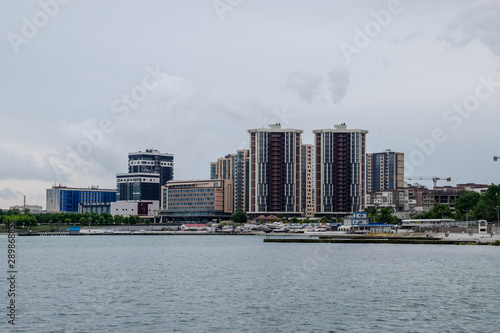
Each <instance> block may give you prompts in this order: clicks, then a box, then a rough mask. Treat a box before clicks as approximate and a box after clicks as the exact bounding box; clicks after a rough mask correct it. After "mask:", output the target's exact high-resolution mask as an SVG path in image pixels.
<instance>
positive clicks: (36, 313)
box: [0, 236, 500, 333]
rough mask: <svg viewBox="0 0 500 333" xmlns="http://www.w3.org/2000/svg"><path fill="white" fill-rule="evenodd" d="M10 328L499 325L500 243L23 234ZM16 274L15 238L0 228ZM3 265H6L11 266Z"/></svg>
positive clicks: (454, 328) (464, 328)
mask: <svg viewBox="0 0 500 333" xmlns="http://www.w3.org/2000/svg"><path fill="white" fill-rule="evenodd" d="M16 240H17V250H18V253H17V256H18V257H17V259H18V260H17V264H18V265H17V269H18V276H17V281H16V284H17V285H16V288H17V294H16V304H17V319H16V326H15V328H13V327H12V326H10V325H8V324H7V316H6V314H7V309H6V306H7V305H8V303H7V302H8V297H7V292H6V291H7V289H8V285H7V282H6V279H2V280H4V282H3V283H2V285H3V287H2V290H4V291H3V292H2V293H3V294H4V295H3V296H2V297H0V299H2V300H4V301H3V303H4V305H5V306H3V305H2V306H1V308H3V309H5V310H3V314H2V316H1V317H0V318H3V319H2V322H0V332H120V333H122V332H498V328H499V327H500V265H499V264H500V247H493V246H444V245H443V246H437V245H392V244H280V243H264V242H263V237H259V236H95V237H18V238H17V239H16ZM0 246H1V247H0V248H1V249H2V250H0V251H1V252H0V253H2V252H3V253H4V254H3V257H4V258H5V260H4V262H5V263H4V265H3V267H4V269H2V270H1V271H0V274H3V275H5V276H7V273H6V272H7V237H5V236H1V237H0ZM2 271H3V273H1V272H2Z"/></svg>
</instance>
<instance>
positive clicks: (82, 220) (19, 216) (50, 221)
mask: <svg viewBox="0 0 500 333" xmlns="http://www.w3.org/2000/svg"><path fill="white" fill-rule="evenodd" d="M10 221H14V223H15V224H16V226H17V227H18V228H33V227H36V226H37V225H40V224H46V225H51V226H54V225H57V226H58V225H72V224H79V225H82V226H95V225H100V226H103V225H121V224H137V223H140V222H141V220H140V218H139V216H137V215H134V216H130V217H124V216H121V215H115V216H112V215H111V214H108V213H103V214H97V213H84V214H77V213H56V214H30V212H29V210H27V211H25V212H21V211H19V210H8V211H2V210H0V223H2V224H4V225H6V226H7V225H8V224H9V223H10Z"/></svg>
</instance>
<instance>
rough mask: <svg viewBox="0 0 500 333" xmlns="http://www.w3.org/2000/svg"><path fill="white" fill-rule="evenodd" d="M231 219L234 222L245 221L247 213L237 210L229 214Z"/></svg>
mask: <svg viewBox="0 0 500 333" xmlns="http://www.w3.org/2000/svg"><path fill="white" fill-rule="evenodd" d="M231 221H233V222H236V223H245V222H247V221H248V216H247V213H245V212H242V211H238V212H236V213H234V214H233V215H232V216H231Z"/></svg>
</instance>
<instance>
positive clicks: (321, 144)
mask: <svg viewBox="0 0 500 333" xmlns="http://www.w3.org/2000/svg"><path fill="white" fill-rule="evenodd" d="M313 133H314V140H315V173H316V177H315V181H316V187H315V191H316V193H315V197H316V202H315V205H316V212H315V216H332V217H333V216H345V215H347V214H352V213H353V212H360V211H361V210H363V209H364V207H365V191H366V184H365V182H366V175H365V172H366V161H365V159H366V134H367V133H368V131H366V130H361V129H350V130H349V129H347V126H346V125H345V124H341V125H335V128H333V129H320V130H314V131H313Z"/></svg>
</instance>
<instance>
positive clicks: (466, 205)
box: [455, 192, 481, 215]
mask: <svg viewBox="0 0 500 333" xmlns="http://www.w3.org/2000/svg"><path fill="white" fill-rule="evenodd" d="M480 199H481V195H480V194H479V193H477V192H465V193H463V194H462V195H461V196H460V197H458V198H457V200H455V210H456V211H457V213H459V214H461V215H463V214H466V213H468V212H470V211H471V210H473V209H474V207H476V205H477V204H478V203H479V200H480Z"/></svg>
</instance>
